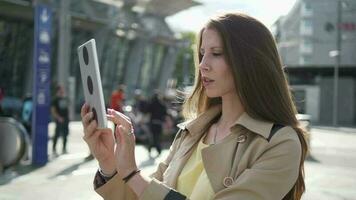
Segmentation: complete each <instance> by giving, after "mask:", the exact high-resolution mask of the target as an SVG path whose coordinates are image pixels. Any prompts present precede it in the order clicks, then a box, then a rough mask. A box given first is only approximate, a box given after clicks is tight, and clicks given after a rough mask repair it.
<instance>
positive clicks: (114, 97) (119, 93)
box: [110, 84, 125, 112]
mask: <svg viewBox="0 0 356 200" xmlns="http://www.w3.org/2000/svg"><path fill="white" fill-rule="evenodd" d="M124 101H125V85H122V84H121V85H119V86H118V88H117V90H115V91H114V92H113V93H112V94H111V100H110V108H111V109H114V110H116V111H119V112H123V110H122V109H123V106H124Z"/></svg>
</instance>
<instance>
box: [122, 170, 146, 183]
mask: <svg viewBox="0 0 356 200" xmlns="http://www.w3.org/2000/svg"><path fill="white" fill-rule="evenodd" d="M140 171H141V170H139V169H135V170H134V171H132V172H131V173H130V174H129V175H127V176H126V177H124V178H123V179H122V180H123V181H124V182H125V183H127V182H128V181H129V180H130V179H131V178H132V177H134V176H135V175H136V174H137V173H139V172H140Z"/></svg>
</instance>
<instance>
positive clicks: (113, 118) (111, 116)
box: [107, 113, 131, 127]
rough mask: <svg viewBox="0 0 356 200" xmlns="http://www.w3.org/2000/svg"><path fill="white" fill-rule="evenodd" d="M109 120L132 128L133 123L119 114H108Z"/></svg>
mask: <svg viewBox="0 0 356 200" xmlns="http://www.w3.org/2000/svg"><path fill="white" fill-rule="evenodd" d="M107 118H108V120H110V121H112V122H113V123H114V124H118V125H124V126H125V127H131V121H130V120H129V119H126V118H125V117H123V116H122V115H120V114H118V113H116V114H115V113H113V114H107Z"/></svg>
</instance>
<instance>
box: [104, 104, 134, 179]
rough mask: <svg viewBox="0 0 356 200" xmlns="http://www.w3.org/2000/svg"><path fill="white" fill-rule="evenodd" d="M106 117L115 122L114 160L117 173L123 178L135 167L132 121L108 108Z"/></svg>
mask: <svg viewBox="0 0 356 200" xmlns="http://www.w3.org/2000/svg"><path fill="white" fill-rule="evenodd" d="M107 116H108V119H109V120H110V121H112V122H113V123H114V124H116V129H115V138H116V147H115V157H116V158H115V160H116V169H117V172H118V175H119V176H120V177H121V178H123V177H125V176H127V175H128V174H130V173H131V172H132V171H134V170H135V169H137V165H136V160H135V135H134V133H133V131H134V130H133V128H132V123H131V120H130V118H129V117H127V116H126V115H124V114H122V113H120V112H118V111H115V110H112V109H108V115H107Z"/></svg>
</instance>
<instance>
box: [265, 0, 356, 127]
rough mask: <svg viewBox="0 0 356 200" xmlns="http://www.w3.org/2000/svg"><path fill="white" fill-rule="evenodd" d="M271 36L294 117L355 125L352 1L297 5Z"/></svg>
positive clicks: (355, 14)
mask: <svg viewBox="0 0 356 200" xmlns="http://www.w3.org/2000/svg"><path fill="white" fill-rule="evenodd" d="M272 32H273V33H274V35H275V38H276V41H277V43H278V48H279V51H280V54H281V58H282V61H283V63H284V65H285V66H286V70H287V72H288V74H289V79H290V83H291V84H292V86H293V87H292V88H293V91H294V95H295V98H296V102H297V105H298V109H299V112H302V113H306V114H310V115H311V116H312V120H313V122H314V123H316V124H323V125H332V124H334V123H333V122H337V124H338V125H351V126H353V125H356V114H355V113H356V56H355V52H356V1H354V0H297V2H296V3H295V5H294V7H293V8H292V10H291V11H290V12H289V13H288V14H287V15H286V16H282V17H281V18H279V19H278V20H277V21H276V23H275V24H274V26H273V28H272ZM338 47H340V48H338ZM338 49H340V51H337V50H338ZM338 52H340V54H338ZM338 55H340V56H339V57H338ZM338 59H339V60H338ZM336 66H338V67H337V71H338V76H337V79H336V80H337V81H336V82H335V78H334V72H335V68H336ZM335 83H336V84H338V87H335V88H337V92H336V93H334V84H335ZM334 94H337V95H336V96H337V98H334ZM334 99H336V101H335V102H337V106H336V107H335V108H334V107H333V105H334V104H333V102H334ZM334 109H335V110H334ZM334 113H337V115H335V114H334ZM335 118H336V119H335Z"/></svg>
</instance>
